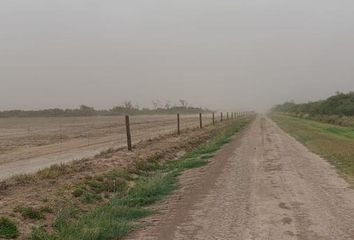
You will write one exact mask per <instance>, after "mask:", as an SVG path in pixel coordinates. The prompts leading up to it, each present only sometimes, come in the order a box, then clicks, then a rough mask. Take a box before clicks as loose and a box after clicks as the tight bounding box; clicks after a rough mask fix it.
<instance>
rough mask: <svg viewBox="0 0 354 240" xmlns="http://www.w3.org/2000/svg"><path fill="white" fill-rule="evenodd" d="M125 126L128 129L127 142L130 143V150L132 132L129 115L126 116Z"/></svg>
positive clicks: (129, 147) (130, 147)
mask: <svg viewBox="0 0 354 240" xmlns="http://www.w3.org/2000/svg"><path fill="white" fill-rule="evenodd" d="M125 127H126V130H127V144H128V150H129V151H132V136H131V132H130V120H129V115H126V116H125Z"/></svg>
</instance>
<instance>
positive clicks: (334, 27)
mask: <svg viewBox="0 0 354 240" xmlns="http://www.w3.org/2000/svg"><path fill="white" fill-rule="evenodd" d="M0 83H1V87H0V109H2V110H4V109H13V108H21V109H38V108H48V107H76V106H78V105H79V104H81V103H84V104H88V105H92V106H94V107H96V108H108V107H111V106H113V105H116V104H119V103H121V102H123V101H124V100H132V101H133V102H136V103H139V104H143V105H148V106H149V105H151V101H152V100H154V99H161V100H166V99H169V100H171V101H177V100H178V99H179V98H183V99H186V100H187V101H188V102H190V103H193V104H194V105H201V106H205V107H210V108H215V109H225V110H226V109H238V108H246V109H251V108H252V109H265V108H267V107H270V106H271V105H272V104H275V103H279V102H283V101H285V100H296V101H308V100H314V99H318V98H324V97H327V96H329V95H331V94H333V93H334V92H335V91H350V90H354V1H353V0H339V1H334V0H311V1H309V0H125V1H122V0H50V1H48V0H1V1H0Z"/></svg>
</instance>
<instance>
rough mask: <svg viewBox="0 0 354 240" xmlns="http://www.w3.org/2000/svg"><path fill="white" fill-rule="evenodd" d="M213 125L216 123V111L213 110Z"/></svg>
mask: <svg viewBox="0 0 354 240" xmlns="http://www.w3.org/2000/svg"><path fill="white" fill-rule="evenodd" d="M213 125H215V113H214V112H213Z"/></svg>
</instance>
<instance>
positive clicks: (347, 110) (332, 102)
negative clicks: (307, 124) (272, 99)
mask: <svg viewBox="0 0 354 240" xmlns="http://www.w3.org/2000/svg"><path fill="white" fill-rule="evenodd" d="M273 111H278V112H287V113H295V114H302V113H303V114H309V115H339V116H354V92H349V93H341V92H337V93H336V94H335V95H333V96H331V97H329V98H327V99H325V100H320V101H315V102H308V103H300V104H296V103H294V102H286V103H283V104H280V105H277V106H275V107H274V108H273Z"/></svg>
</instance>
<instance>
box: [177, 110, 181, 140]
mask: <svg viewBox="0 0 354 240" xmlns="http://www.w3.org/2000/svg"><path fill="white" fill-rule="evenodd" d="M177 134H178V135H180V134H181V121H180V117H179V113H177Z"/></svg>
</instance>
